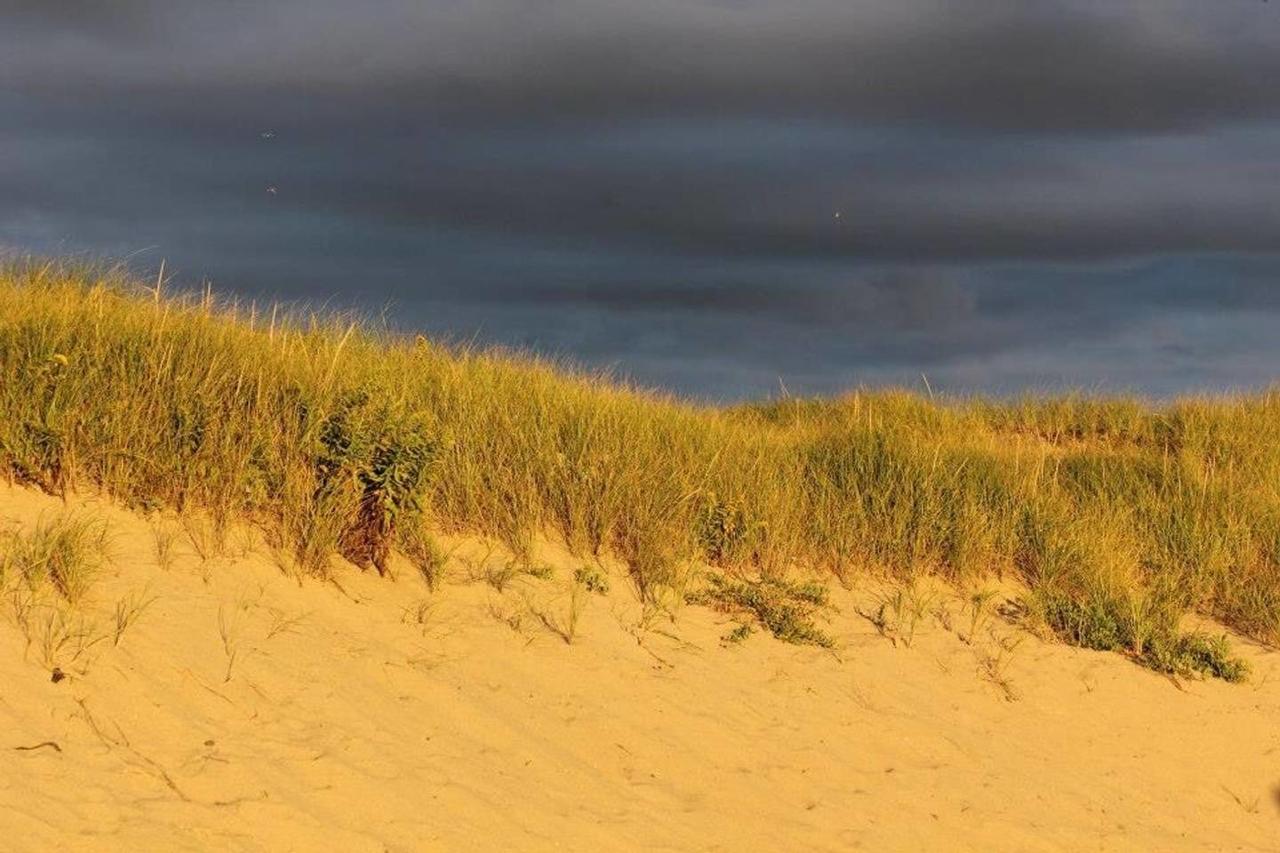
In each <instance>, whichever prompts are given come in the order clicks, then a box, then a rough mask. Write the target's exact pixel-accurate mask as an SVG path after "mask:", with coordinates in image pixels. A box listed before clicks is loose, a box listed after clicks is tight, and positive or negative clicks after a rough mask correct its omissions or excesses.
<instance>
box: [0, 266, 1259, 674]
mask: <svg viewBox="0 0 1280 853" xmlns="http://www.w3.org/2000/svg"><path fill="white" fill-rule="evenodd" d="M0 316H3V317H4V321H3V323H0V472H3V474H4V475H5V476H7V477H8V478H10V479H12V480H15V481H20V482H23V483H28V484H32V485H35V486H38V487H40V488H44V489H46V490H49V491H51V492H54V493H62V492H64V491H65V490H66V489H68V488H69V487H71V486H72V485H79V484H84V485H91V486H94V487H97V488H100V489H103V490H105V491H107V492H109V493H110V494H111V495H113V496H115V497H116V498H117V499H119V500H121V501H124V502H126V503H128V504H131V505H134V506H137V507H141V508H146V509H152V508H165V509H168V510H174V511H177V512H179V513H184V515H185V514H186V511H187V510H192V511H198V512H199V513H201V514H202V516H204V517H207V518H209V519H210V520H211V524H212V525H213V527H214V528H215V529H216V528H225V527H226V526H227V525H229V524H230V523H232V522H234V521H237V520H241V521H243V520H248V521H251V522H254V523H256V524H257V525H258V526H260V527H261V528H262V529H263V530H264V532H265V533H266V535H267V538H268V541H269V542H270V543H271V544H272V546H273V547H274V548H277V549H281V550H283V551H287V552H288V553H289V554H291V555H292V558H293V560H294V561H295V563H296V565H298V566H299V567H301V568H302V569H303V570H305V571H309V572H314V573H320V574H323V573H324V572H326V571H327V570H328V567H329V564H330V560H331V559H332V557H333V556H334V555H338V554H341V555H344V556H345V557H347V558H348V559H350V560H351V561H353V562H355V563H357V564H359V565H363V566H368V567H371V568H376V569H378V570H384V569H386V567H387V558H388V554H389V552H390V550H391V549H392V548H394V547H396V546H397V545H399V546H401V547H405V546H406V543H407V545H408V548H407V550H409V551H411V552H415V553H416V555H417V556H416V557H415V558H414V559H415V561H417V562H419V564H420V567H422V568H423V571H424V572H426V573H430V572H432V571H434V570H435V568H433V567H435V566H436V562H437V558H436V557H433V556H432V552H431V549H430V548H429V547H427V546H425V545H423V543H424V542H426V541H428V540H426V539H424V538H421V537H419V536H418V535H417V531H420V530H427V529H437V530H440V529H443V530H444V531H445V532H468V533H475V534H478V535H482V536H486V537H490V538H492V539H495V540H497V541H499V542H501V543H502V545H503V546H504V547H505V548H506V549H507V550H508V551H509V552H510V553H511V554H513V555H514V556H515V558H516V559H517V560H518V561H523V562H526V563H527V562H528V560H529V555H530V549H531V544H530V543H531V542H532V541H533V538H534V537H535V536H537V535H540V534H547V533H549V534H552V535H554V536H556V537H558V538H561V539H563V541H564V542H565V543H566V544H567V545H568V546H569V547H570V548H571V549H572V550H573V551H574V552H576V553H577V554H580V555H582V556H583V557H584V558H587V559H594V558H596V557H599V556H603V555H608V556H610V557H611V558H616V559H619V560H621V561H623V562H624V563H625V564H626V565H627V566H628V568H629V570H630V577H631V580H632V582H633V583H634V585H635V587H636V589H637V591H638V592H639V594H640V595H641V596H642V597H643V598H645V599H646V600H647V601H651V602H652V601H656V600H659V599H662V600H669V599H670V598H671V597H672V596H679V595H680V594H682V591H683V587H684V585H685V584H686V583H687V582H688V579H689V578H690V576H691V573H692V572H694V571H695V570H696V568H697V567H698V566H705V565H708V564H709V565H711V566H713V567H716V568H718V569H721V570H724V571H727V572H731V573H734V574H735V575H740V576H766V577H783V576H786V574H787V573H788V572H790V571H791V570H793V569H797V568H799V569H806V570H816V571H830V572H834V573H835V574H837V575H839V576H840V577H843V578H847V577H849V576H850V575H851V574H854V573H857V572H861V571H868V570H870V571H874V572H876V573H878V574H887V575H889V576H890V577H893V578H896V579H897V580H900V581H908V580H911V579H913V578H916V577H919V576H921V575H923V574H930V573H931V574H934V575H937V576H939V577H941V578H943V579H945V580H947V581H949V582H951V583H954V584H956V585H958V586H961V587H966V586H968V585H969V584H971V583H974V582H980V581H981V580H982V579H983V578H987V577H990V576H992V575H1002V574H1004V575H1012V576H1014V577H1016V578H1017V579H1019V580H1021V581H1022V582H1023V583H1025V585H1026V586H1027V587H1028V589H1029V591H1030V593H1029V595H1030V597H1031V598H1032V599H1033V603H1034V600H1035V599H1036V598H1037V597H1038V596H1042V595H1052V596H1057V597H1064V598H1065V600H1070V601H1072V602H1074V603H1075V604H1078V605H1080V606H1081V607H1084V608H1086V609H1087V608H1089V607H1092V606H1094V603H1096V602H1106V604H1105V606H1106V607H1107V608H1110V609H1111V610H1112V611H1114V612H1115V613H1117V614H1124V613H1129V612H1130V611H1131V610H1134V608H1136V611H1135V612H1137V613H1138V616H1137V617H1134V616H1133V615H1132V614H1130V615H1129V616H1125V617H1124V619H1127V620H1129V622H1126V623H1125V624H1129V623H1132V625H1134V626H1141V625H1143V624H1161V625H1171V624H1176V622H1177V620H1178V618H1180V617H1182V616H1185V615H1187V614H1188V613H1198V614H1203V615H1206V616H1210V617H1213V618H1216V619H1217V620H1219V621H1220V622H1222V623H1223V624H1225V625H1227V626H1229V627H1230V628H1232V629H1234V630H1236V631H1239V632H1242V633H1244V634H1247V635H1250V636H1253V637H1256V638H1258V639H1260V640H1262V641H1265V642H1269V643H1275V642H1277V641H1280V491H1278V490H1277V488H1276V485H1275V484H1276V483H1278V482H1280V393H1278V392H1276V391H1267V392H1263V393H1258V394H1252V395H1236V396H1224V397H1216V398H1208V397H1201V398H1186V399H1181V400H1177V401H1174V402H1172V403H1168V404H1161V405H1155V404H1151V403H1148V402H1145V401H1142V400H1139V399H1128V398H1099V397H1087V396H1063V397H1056V398H1038V397H1028V398H1025V399H1019V400H1012V401H1003V400H982V399H945V398H938V399H933V398H926V397H922V396H920V395H917V394H913V393H909V392H905V391H892V390H890V391H875V392H869V391H856V392H852V393H850V394H847V395H844V396H841V397H838V398H832V399H823V400H799V399H785V400H779V401H773V402H767V403H761V404H749V405H742V406H737V407H732V408H728V409H723V408H713V407H707V406H698V405H693V404H690V403H688V402H684V401H680V400H677V399H673V398H671V397H668V396H663V395H660V394H654V393H651V392H646V391H641V390H636V389H633V388H629V387H627V386H625V385H623V384H619V383H616V382H612V381H610V380H608V379H607V378H606V377H601V376H597V375H587V374H582V373H579V372H574V371H570V370H565V369H563V368H562V367H560V366H557V365H555V364H552V363H548V362H546V361H543V360H539V359H536V358H532V357H528V356H524V355H519V354H510V353H504V352H500V351H476V350H472V349H466V348H455V347H447V346H443V345H440V344H436V343H433V342H430V341H427V340H424V339H422V338H408V337H404V336H400V335H396V334H394V333H391V332H388V331H386V330H380V329H377V328H374V327H372V326H368V325H362V324H360V323H353V322H351V321H350V320H347V319H343V318H339V317H335V316H332V315H312V314H294V315H292V316H286V315H285V312H282V311H280V310H279V309H278V308H275V307H270V306H257V305H253V304H247V305H246V304H244V303H237V302H220V301H218V300H216V299H214V298H213V297H212V295H210V294H209V293H208V292H207V291H206V292H204V293H202V294H199V295H195V296H191V295H183V294H176V295H173V296H169V295H165V294H163V293H162V292H161V289H160V288H159V287H153V286H149V285H142V284H139V283H137V282H135V281H133V280H132V279H130V277H129V276H128V275H127V274H125V273H123V272H121V271H120V270H112V269H103V268H100V267H89V266H75V265H71V264H66V263H57V262H32V261H13V262H11V263H9V264H8V265H7V266H5V267H3V269H0ZM415 543H416V544H415ZM1055 600H1056V599H1055ZM1117 618H1119V617H1117ZM1058 634H1059V636H1062V637H1063V638H1064V639H1066V640H1067V641H1069V642H1079V641H1080V638H1079V637H1077V636H1075V635H1074V634H1073V633H1072V632H1071V631H1058ZM1164 636H1165V635H1164V634H1158V633H1157V634H1148V633H1145V632H1144V630H1137V629H1134V630H1130V629H1128V628H1126V629H1125V630H1124V631H1121V632H1119V633H1118V634H1117V638H1116V641H1115V642H1116V643H1117V644H1118V645H1117V648H1121V649H1122V650H1124V651H1126V652H1128V653H1130V654H1131V655H1133V656H1136V657H1139V658H1141V657H1143V656H1144V655H1146V654H1147V649H1148V647H1149V645H1150V642H1149V641H1150V640H1151V639H1152V638H1153V637H1156V638H1157V639H1159V638H1160V637H1164ZM1175 657H1176V656H1175ZM1183 657H1185V656H1183ZM1191 657H1193V658H1195V657H1196V655H1195V654H1192V655H1191Z"/></svg>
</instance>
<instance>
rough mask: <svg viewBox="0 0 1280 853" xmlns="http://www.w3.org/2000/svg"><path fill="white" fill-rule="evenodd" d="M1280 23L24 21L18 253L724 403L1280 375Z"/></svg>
mask: <svg viewBox="0 0 1280 853" xmlns="http://www.w3.org/2000/svg"><path fill="white" fill-rule="evenodd" d="M1278 40H1280V9H1277V8H1275V7H1274V4H1267V3H1263V2H1258V0H1220V2H1214V3H1206V2H1203V0H1166V1H1165V2H1160V3H1154V2H1147V0H1075V2H1065V0H1063V1H1062V2H1050V0H1024V2H1019V3H1005V2H996V0H989V2H975V3H965V4H957V3H955V2H943V0H874V2H872V1H871V0H862V1H861V2H855V0H789V1H788V2H782V0H755V2H751V1H750V0H739V2H734V0H719V2H712V0H702V2H687V0H681V2H677V0H653V1H652V2H645V3H634V2H626V3H624V2H622V0H541V2H536V3H535V2H528V0H519V2H517V0H436V2H420V0H415V2H410V0H383V2H373V3H368V4H349V3H345V2H338V0H307V2H303V0H277V1H276V2H254V3H250V2H239V0H236V1H235V2H225V3H218V4H211V3H196V2H194V0H172V2H167V3H160V2H144V0H126V1H125V2H119V3H110V4H106V3H90V2H67V0H63V1H62V2H53V0H46V2H13V0H0V83H2V84H3V85H0V246H9V247H16V248H18V249H30V250H37V251H45V252H63V251H79V250H90V251H96V252H101V253H106V254H110V255H115V256H122V255H128V256H131V257H133V259H134V260H133V262H134V263H135V264H137V265H138V266H139V267H140V268H150V269H151V270H152V271H154V267H155V265H156V264H157V263H158V261H159V259H160V258H165V259H166V261H167V267H166V268H167V269H169V270H171V271H173V270H176V271H178V275H179V276H180V277H181V278H182V280H185V281H188V282H196V281H198V280H200V279H201V278H203V277H212V278H213V279H214V280H215V282H216V283H217V284H219V285H220V286H223V287H227V288H232V289H234V290H236V291H237V292H240V293H243V294H246V295H250V296H255V297H264V296H271V295H279V296H283V297H286V298H308V299H315V300H320V301H329V302H332V303H334V304H339V305H346V304H355V305H358V306H361V307H364V308H367V309H370V310H374V311H377V310H378V309H380V308H381V307H382V306H384V305H387V304H390V305H392V306H394V307H393V309H392V310H391V311H390V312H389V314H388V317H390V318H391V319H392V320H393V321H394V322H395V323H396V324H398V325H402V326H406V327H414V328H418V327H421V328H427V329H430V330H432V331H435V332H437V333H441V334H452V335H455V336H461V337H469V336H470V335H472V334H478V335H479V337H480V339H482V340H485V341H492V342H496V343H506V344H517V345H528V346H533V347H535V348H538V349H539V350H542V351H546V352H554V353H562V354H567V355H569V356H572V357H575V358H579V359H582V360H584V361H585V362H587V363H590V364H610V365H616V366H617V367H618V369H619V370H621V371H623V372H626V373H628V374H630V375H634V376H636V377H637V378H639V379H641V380H642V381H645V382H656V383H660V384H663V385H666V386H668V387H673V388H676V389H679V390H681V391H687V392H690V393H695V394H702V395H709V396H716V397H732V396H737V395H741V394H748V393H761V392H767V391H768V390H769V389H771V388H773V387H775V386H776V380H777V378H778V376H779V374H781V375H783V377H784V378H785V379H786V382H787V385H788V387H789V388H791V389H792V390H797V391H799V390H813V391H831V390H835V389H837V388H839V387H841V386H842V385H845V384H848V383H851V382H857V381H871V382H885V381H914V377H916V376H917V375H918V374H919V373H920V372H922V371H927V372H928V373H929V375H930V377H931V379H933V378H935V377H936V378H937V379H938V381H940V382H943V383H951V384H952V387H953V388H973V389H987V390H990V389H995V390H1009V389H1015V388H1018V387H1025V386H1027V385H1055V384H1057V385H1061V384H1081V385H1090V384H1093V383H1095V382H1101V383H1104V384H1108V383H1109V384H1110V385H1112V386H1124V387H1128V386H1135V387H1139V388H1144V389H1147V390H1152V391H1155V392H1159V393H1166V392H1168V391H1173V390H1177V389H1179V388H1191V387H1199V386H1202V385H1205V384H1215V383H1222V382H1223V381H1225V380H1227V379H1230V378H1231V377H1235V381H1238V382H1241V383H1256V382H1260V381H1265V380H1266V379H1267V378H1268V377H1269V376H1270V375H1271V371H1272V370H1273V368H1272V365H1273V364H1275V363H1276V359H1277V357H1278V356H1280V345H1276V344H1273V343H1268V340H1269V338H1268V337H1267V336H1265V335H1263V334H1261V332H1260V330H1261V329H1262V328H1264V327H1265V326H1266V324H1267V323H1269V322H1271V321H1273V320H1275V319H1277V316H1276V315H1277V314H1280V287H1277V286H1276V285H1275V282H1276V280H1277V275H1278V274H1280V168H1277V166H1278V165H1280V164H1277V154H1276V152H1277V151H1280V87H1277V86H1275V85H1274V81H1275V80H1276V79H1280V73H1278V72H1280V51H1276V50H1274V46H1275V44H1276V43H1277V41H1278ZM266 130H271V131H273V132H274V136H273V137H272V138H269V139H264V138H263V137H262V136H261V134H262V133H263V132H264V131H266ZM268 186H273V187H276V188H277V192H276V193H275V194H269V193H268V192H267V191H266V188H267V187H268ZM837 214H839V215H838V216H837ZM139 250H142V251H141V254H138V252H139Z"/></svg>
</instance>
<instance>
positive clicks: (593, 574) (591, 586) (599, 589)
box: [573, 566, 609, 595]
mask: <svg viewBox="0 0 1280 853" xmlns="http://www.w3.org/2000/svg"><path fill="white" fill-rule="evenodd" d="M573 582H574V584H575V585H577V586H581V587H582V588H583V589H585V590H586V591H587V592H593V593H595V594H596V595H608V594H609V577H608V575H606V574H605V573H604V572H602V571H601V570H600V569H599V568H598V567H597V566H581V567H580V568H578V569H577V571H575V572H574V573H573Z"/></svg>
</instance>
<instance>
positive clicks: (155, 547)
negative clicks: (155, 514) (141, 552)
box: [151, 521, 178, 572]
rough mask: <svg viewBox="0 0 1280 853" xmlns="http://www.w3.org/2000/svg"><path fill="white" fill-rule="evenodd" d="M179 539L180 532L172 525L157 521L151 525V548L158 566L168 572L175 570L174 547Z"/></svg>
mask: <svg viewBox="0 0 1280 853" xmlns="http://www.w3.org/2000/svg"><path fill="white" fill-rule="evenodd" d="M177 539H178V531H177V530H176V529H175V528H174V527H173V525H172V524H170V523H168V522H165V521H157V522H155V523H153V524H152V525H151V548H152V554H153V555H154V556H155V558H156V565H157V566H159V567H160V568H161V569H163V570H165V571H166V572H167V571H169V570H170V569H171V568H173V560H174V553H173V546H174V543H175V542H176V541H177Z"/></svg>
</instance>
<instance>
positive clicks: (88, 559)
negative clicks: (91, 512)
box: [0, 514, 107, 603]
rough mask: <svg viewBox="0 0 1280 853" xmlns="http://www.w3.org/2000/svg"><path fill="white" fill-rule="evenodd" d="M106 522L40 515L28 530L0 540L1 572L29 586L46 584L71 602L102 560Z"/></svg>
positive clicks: (85, 585) (90, 580)
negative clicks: (11, 574) (17, 577)
mask: <svg viewBox="0 0 1280 853" xmlns="http://www.w3.org/2000/svg"><path fill="white" fill-rule="evenodd" d="M106 551H107V529H106V525H104V524H102V523H101V522H98V521H95V520H93V519H90V518H87V517H84V516H79V515H75V514H62V515H56V516H53V517H51V518H42V519H40V521H38V522H37V523H36V526H35V527H34V528H33V529H32V530H30V531H21V530H17V531H10V532H8V533H6V534H5V535H4V537H3V539H0V555H2V556H0V564H3V565H4V566H5V567H6V568H5V570H4V572H3V573H4V574H8V573H10V572H13V573H15V574H18V575H21V576H22V578H23V579H24V580H25V581H26V582H27V584H28V585H29V586H31V587H33V588H34V587H38V586H40V585H42V584H48V585H50V586H52V587H53V588H54V589H55V590H57V592H58V594H59V595H61V596H62V597H63V598H64V599H66V600H67V601H69V602H71V603H75V602H77V601H79V600H80V598H81V597H82V596H83V595H84V594H85V592H87V591H88V589H89V586H90V585H91V584H92V582H93V578H94V576H95V575H96V574H97V573H98V570H99V569H100V568H101V567H102V564H103V562H104V561H105V559H106Z"/></svg>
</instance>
